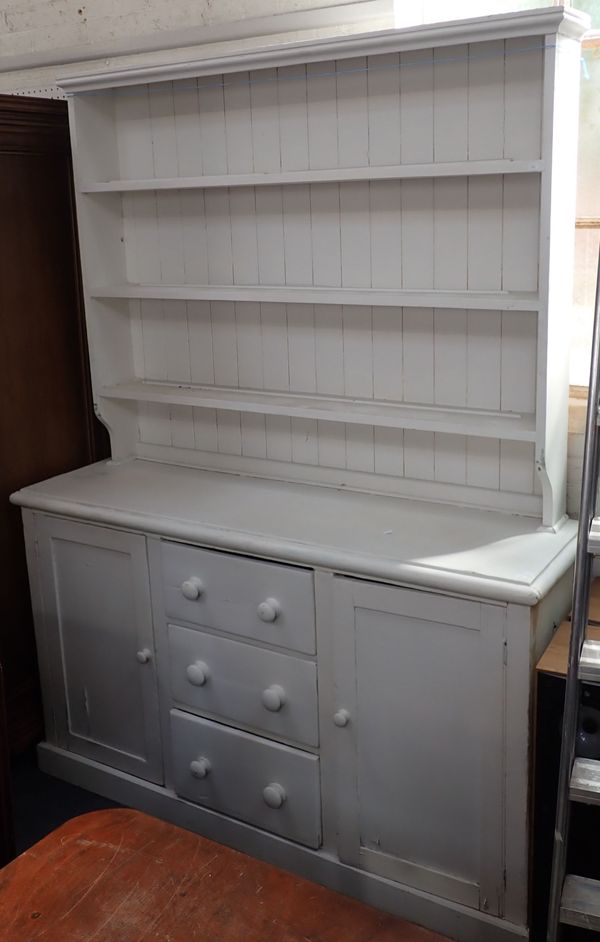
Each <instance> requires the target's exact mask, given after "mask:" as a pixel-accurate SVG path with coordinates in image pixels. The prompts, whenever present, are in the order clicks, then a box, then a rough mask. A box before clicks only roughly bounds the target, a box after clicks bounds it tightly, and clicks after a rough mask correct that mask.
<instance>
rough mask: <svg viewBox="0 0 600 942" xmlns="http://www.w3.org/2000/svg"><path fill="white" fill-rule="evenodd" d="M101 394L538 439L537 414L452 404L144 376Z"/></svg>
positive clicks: (485, 436)
mask: <svg viewBox="0 0 600 942" xmlns="http://www.w3.org/2000/svg"><path fill="white" fill-rule="evenodd" d="M99 394H100V395H101V396H104V397H105V398H108V399H120V400H134V401H136V402H160V403H164V404H167V405H180V406H194V407H196V408H202V409H223V410H225V411H230V412H251V413H259V414H261V415H285V416H289V417H292V418H303V419H319V420H321V421H325V422H347V423H349V424H351V425H375V426H378V427H384V428H407V429H420V430H421V431H428V432H446V433H452V434H459V435H474V436H481V437H483V438H501V439H507V440H509V441H526V442H533V441H535V416H533V415H517V414H514V413H500V412H491V411H490V412H485V411H481V410H475V409H452V408H446V407H444V406H420V405H414V404H410V405H402V404H399V403H391V402H382V401H380V400H366V399H350V398H344V397H342V396H311V395H305V394H302V393H279V392H263V391H261V390H255V389H232V388H230V387H224V386H194V385H184V384H178V383H162V382H160V383H151V382H146V381H144V380H136V381H133V382H130V383H118V384H115V385H113V386H104V387H102V388H101V389H100V390H99Z"/></svg>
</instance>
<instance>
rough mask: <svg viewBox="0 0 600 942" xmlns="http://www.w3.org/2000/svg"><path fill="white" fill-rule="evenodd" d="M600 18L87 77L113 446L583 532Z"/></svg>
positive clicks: (527, 18)
mask: <svg viewBox="0 0 600 942" xmlns="http://www.w3.org/2000/svg"><path fill="white" fill-rule="evenodd" d="M584 27H585V22H584V20H583V19H581V18H580V17H579V16H578V15H577V14H575V13H573V12H571V11H565V10H563V9H560V8H552V9H546V10H533V11H527V12H525V13H516V14H510V15H500V16H493V17H481V18H474V19H471V20H465V21H462V22H454V23H447V24H437V25H434V26H427V27H423V28H414V29H413V28H411V29H408V30H385V31H378V32H371V33H367V34H361V35H359V34H356V35H353V36H337V37H334V38H327V39H311V40H308V41H301V42H287V43H279V44H278V43H272V44H270V45H267V46H265V47H256V48H254V49H251V48H248V47H246V49H245V50H244V51H241V52H239V53H236V54H233V55H226V56H220V57H212V58H202V57H200V58H197V59H195V60H194V61H189V62H181V61H179V62H167V61H165V62H162V63H155V64H154V65H151V66H146V67H138V66H136V67H132V68H126V69H123V70H119V71H112V72H111V71H106V70H103V71H102V72H101V73H97V74H95V75H81V76H71V77H69V78H67V79H65V81H64V82H63V87H64V88H65V90H66V91H67V93H68V96H69V100H70V115H71V127H72V139H73V154H74V167H75V183H76V195H77V202H78V222H79V232H80V242H81V250H82V268H83V276H84V290H85V300H86V316H87V319H88V335H89V337H90V352H91V364H92V382H93V387H94V399H95V403H96V409H97V412H98V415H99V416H100V418H101V419H102V420H103V421H104V422H105V423H106V425H107V427H108V428H109V431H110V433H111V440H112V445H113V456H114V457H115V458H117V459H121V458H127V457H131V456H133V457H143V458H149V459H152V460H154V461H166V462H172V463H176V464H177V463H179V464H184V465H189V466H192V467H199V468H202V467H204V468H206V467H210V468H212V469H213V470H222V471H226V472H237V473H239V474H251V475H255V476H262V477H265V478H267V479H279V480H286V481H298V480H301V481H304V482H306V483H313V484H316V485H318V484H327V485H330V486H331V485H333V486H339V487H345V488H353V487H354V488H357V489H359V490H367V491H372V492H374V493H382V494H387V495H390V494H393V495H395V496H405V497H410V498H420V499H423V500H435V501H440V502H451V503H454V504H461V505H462V504H468V505H471V506H479V507H483V508H486V509H499V508H500V509H503V510H507V511H509V512H514V513H529V514H531V515H532V516H534V517H536V518H540V519H541V520H542V521H543V523H544V524H546V525H548V526H553V525H555V524H556V523H557V522H558V521H560V520H561V518H562V517H563V515H564V512H565V497H566V484H565V481H566V441H567V403H568V341H567V339H566V337H565V326H566V322H567V317H566V312H567V311H568V306H569V303H570V297H571V295H570V282H569V275H570V272H571V262H570V253H571V252H572V243H573V232H574V225H573V224H574V214H575V184H574V180H575V164H576V148H577V107H576V103H577V94H578V84H579V69H580V50H579V39H580V37H581V34H582V32H583V30H584Z"/></svg>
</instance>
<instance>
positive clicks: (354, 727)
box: [24, 465, 574, 942]
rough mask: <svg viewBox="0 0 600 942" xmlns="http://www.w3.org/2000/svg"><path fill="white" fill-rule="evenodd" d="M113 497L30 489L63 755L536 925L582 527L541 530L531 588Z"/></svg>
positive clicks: (279, 855) (490, 935)
mask: <svg viewBox="0 0 600 942" xmlns="http://www.w3.org/2000/svg"><path fill="white" fill-rule="evenodd" d="M101 467H103V468H104V472H102V473H111V474H112V473H117V474H118V473H122V472H119V471H118V470H116V471H112V470H110V466H109V465H107V466H101ZM89 473H90V472H86V475H85V476H86V477H87V475H89ZM127 473H129V472H127ZM57 480H60V479H57ZM292 497H293V492H292V491H290V500H292ZM30 499H31V501H32V503H34V504H35V503H36V500H35V498H33V497H31V495H30ZM300 503H301V509H302V512H303V513H305V512H306V510H307V504H306V501H305V500H304V499H302V498H301V497H300ZM62 506H63V507H64V506H66V505H65V504H63V505H62ZM79 507H80V505H78V508H79ZM290 507H291V505H290ZM254 509H255V511H256V513H257V515H258V516H260V517H261V519H262V513H261V512H260V508H259V507H255V508H254ZM100 516H101V515H100V513H99V512H98V511H95V512H90V513H89V514H88V516H87V517H81V516H80V517H76V516H75V515H74V514H73V515H71V517H70V519H69V518H65V517H64V516H60V515H59V514H52V513H51V512H48V511H47V510H40V508H39V507H38V508H36V509H31V508H25V509H24V522H25V532H26V538H27V546H28V559H29V567H30V580H31V587H32V598H33V602H34V610H35V616H36V631H37V641H38V650H39V659H40V669H41V673H42V688H43V692H44V705H45V715H46V723H47V729H46V741H45V742H44V743H42V744H41V745H40V747H39V756H40V765H41V767H42V768H43V769H44V770H45V771H47V772H49V773H51V774H54V775H57V776H59V777H61V778H64V779H66V780H68V781H71V782H74V783H76V784H78V785H80V786H82V787H85V788H89V789H90V790H92V791H95V792H97V793H100V794H103V795H105V796H106V797H109V798H111V799H113V800H115V801H118V802H122V803H125V804H129V805H132V806H133V807H137V808H140V809H142V810H145V811H147V812H149V813H152V814H155V815H158V816H160V817H164V818H166V819H168V820H171V821H173V822H174V823H177V824H180V825H183V826H185V827H190V828H192V829H194V830H197V831H198V832H200V833H202V834H205V835H206V836H208V837H211V838H213V839H215V840H218V841H221V842H223V843H227V844H231V845H232V846H234V847H237V848H239V849H240V850H243V851H245V852H249V853H252V854H255V855H257V856H259V857H262V858H264V859H265V860H269V861H272V862H273V863H275V864H278V865H281V866H283V867H285V868H287V869H291V870H293V871H296V872H298V873H301V874H303V875H305V876H308V877H310V878H312V879H316V880H318V881H321V882H323V883H325V884H327V885H328V886H331V887H334V888H335V889H338V890H340V891H342V892H345V893H348V894H350V895H355V896H357V897H359V898H361V899H363V900H365V901H368V902H370V903H373V904H375V905H377V906H380V907H382V908H385V909H388V910H390V911H392V912H395V913H397V914H399V915H402V916H404V917H405V918H407V919H409V920H412V921H414V922H416V923H421V924H424V925H427V926H430V927H431V928H433V929H435V930H437V931H439V932H442V933H444V934H446V935H448V936H450V937H451V938H456V939H459V940H465V942H471V940H472V942H495V940H500V939H507V938H511V937H512V938H515V937H526V935H527V929H526V926H527V867H528V861H527V854H528V835H527V830H528V807H527V791H528V761H529V760H528V748H529V723H530V719H529V718H530V698H531V694H530V691H531V669H532V664H533V663H534V660H535V657H536V652H537V651H539V649H540V648H541V647H543V646H544V645H545V644H546V642H547V639H548V636H549V634H550V632H551V630H552V627H553V624H555V623H557V622H558V621H560V619H561V618H562V616H563V615H564V612H565V611H566V610H567V609H568V605H569V586H570V560H571V556H572V552H571V550H572V542H573V536H574V528H572V527H570V529H569V530H565V531H564V532H561V533H557V534H550V533H548V534H544V533H542V532H535V531H534V535H535V544H534V545H538V544H539V545H540V547H541V546H543V547H546V548H548V547H551V546H552V547H554V549H553V550H552V552H553V553H554V552H555V551H556V552H557V553H558V556H557V558H561V554H562V556H563V557H565V558H563V560H562V563H561V569H560V570H558V571H557V572H556V574H555V576H554V578H553V582H552V584H551V585H549V586H547V588H546V590H545V592H544V594H543V597H542V598H541V599H540V601H539V603H538V604H537V605H534V606H530V605H526V604H516V603H515V602H514V601H513V602H511V601H510V599H507V598H506V597H504V598H502V594H503V590H502V588H501V587H500V586H499V587H498V596H499V598H498V600H496V601H494V600H493V598H491V597H490V596H491V593H490V592H489V587H488V597H487V598H483V597H481V594H482V593H483V590H484V588H485V585H484V583H483V582H482V581H481V580H479V581H477V582H475V583H474V588H475V587H476V586H477V587H479V593H478V592H476V591H473V592H472V594H471V595H467V594H466V593H464V592H463V593H460V594H459V593H456V592H452V591H451V590H449V589H447V588H444V587H443V586H442V585H440V584H439V580H436V576H435V573H434V571H433V570H432V575H431V585H430V587H427V586H426V585H424V584H423V585H420V586H412V587H408V586H407V585H402V584H400V583H397V584H395V585H394V584H389V583H388V584H386V583H385V582H383V581H374V580H372V579H371V580H368V579H365V578H363V579H360V578H356V577H353V576H349V575H348V574H347V573H344V569H347V568H348V563H349V560H350V557H346V559H347V562H346V563H344V557H342V556H340V557H339V559H340V566H339V567H331V568H327V567H325V566H323V565H322V563H321V564H319V563H318V562H317V560H316V559H315V563H314V564H313V565H312V567H311V565H310V553H311V552H313V553H314V554H315V557H316V556H317V555H318V552H319V549H318V547H317V546H316V545H315V547H313V549H312V550H311V548H310V546H308V545H305V544H303V550H302V552H303V553H304V554H305V555H304V557H303V560H302V562H303V565H297V564H293V563H292V562H291V560H290V556H291V555H292V554H291V552H290V551H289V548H286V545H285V544H284V543H283V542H282V543H281V544H280V549H279V553H275V552H273V553H272V554H271V555H270V556H269V557H268V558H267V557H263V558H261V557H260V556H259V555H258V554H249V553H246V554H244V553H243V552H239V547H238V546H236V545H235V541H234V539H233V538H232V536H231V534H230V533H227V537H226V538H225V539H223V540H222V541H221V542H219V543H218V545H215V544H217V540H215V542H214V543H213V545H211V544H210V542H209V540H208V539H206V538H205V539H204V540H202V542H200V541H198V543H196V544H194V543H193V542H192V541H189V542H184V541H183V540H181V541H180V542H174V539H173V534H172V533H171V532H170V533H168V534H165V535H164V536H161V534H160V532H158V531H157V529H156V528H155V527H154V526H153V525H152V524H151V518H150V517H147V518H145V519H146V523H147V526H146V527H145V528H141V527H140V529H139V530H137V531H135V530H134V528H133V527H131V524H130V523H127V522H126V521H125V520H124V519H122V518H121V514H120V513H119V512H114V519H113V522H112V525H111V526H108V525H106V523H107V521H103V523H104V525H102V522H101V521H100V520H99V519H98V518H99V517H100ZM94 517H95V518H96V519H94ZM141 522H142V521H141V520H140V523H141ZM119 523H120V524H121V525H119ZM571 531H573V532H571ZM465 532H467V531H465ZM207 533H208V531H207ZM472 536H473V534H472V533H471V534H470V536H469V539H471V538H472ZM521 538H522V539H525V537H521ZM239 539H240V541H241V540H242V539H243V540H245V541H248V536H247V534H246V535H244V534H242V533H241V532H240V533H239ZM515 540H516V538H515ZM228 544H229V546H228ZM511 545H512V546H513V550H514V551H515V552H516V551H517V542H513V543H512V544H511ZM235 549H237V550H238V552H235V551H234V550H235ZM165 560H167V561H168V565H167V566H165V565H164V563H165ZM174 562H177V565H176V566H173V565H171V563H174ZM540 568H541V569H542V570H543V572H545V573H546V572H547V571H548V568H549V566H548V562H546V565H544V566H542V565H540ZM561 573H562V574H561ZM436 581H437V584H436ZM518 591H521V590H520V589H519V590H518ZM536 591H537V590H536ZM510 592H511V593H514V592H516V590H515V589H514V588H511V589H510ZM507 594H509V593H505V596H506V595H507ZM180 599H181V601H180ZM175 613H177V616H178V617H177V620H174V618H173V615H174V614H175ZM263 619H266V620H263ZM262 625H264V626H265V630H264V631H263V629H262V628H261V627H260V626H262ZM306 648H308V649H309V651H310V652H315V651H316V654H315V653H307V651H306Z"/></svg>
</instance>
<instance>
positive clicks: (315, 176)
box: [80, 160, 544, 193]
mask: <svg viewBox="0 0 600 942" xmlns="http://www.w3.org/2000/svg"><path fill="white" fill-rule="evenodd" d="M543 169H544V162H543V161H542V160H460V161H454V162H452V163H427V164H404V165H393V166H384V167H336V168H335V169H332V170H281V171H272V172H269V173H231V174H228V173H223V174H215V175H211V176H200V177H157V178H155V179H131V180H107V181H105V182H87V183H86V182H84V183H82V185H81V186H80V192H81V193H132V192H141V191H152V190H206V189H212V188H216V187H236V186H279V185H289V184H294V183H296V184H298V183H350V182H353V181H360V180H414V179H419V178H421V179H426V178H428V177H429V178H432V177H465V176H468V177H470V176H481V175H485V174H491V175H493V174H506V173H541V172H542V170H543Z"/></svg>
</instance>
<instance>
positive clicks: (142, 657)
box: [136, 648, 152, 664]
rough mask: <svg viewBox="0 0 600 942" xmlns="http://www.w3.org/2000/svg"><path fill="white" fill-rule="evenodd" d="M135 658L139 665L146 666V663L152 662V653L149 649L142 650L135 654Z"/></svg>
mask: <svg viewBox="0 0 600 942" xmlns="http://www.w3.org/2000/svg"><path fill="white" fill-rule="evenodd" d="M136 658H137V659H138V661H139V663H140V664H147V663H148V661H151V660H152V651H151V650H150V648H142V650H141V651H138V653H137V654H136Z"/></svg>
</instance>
